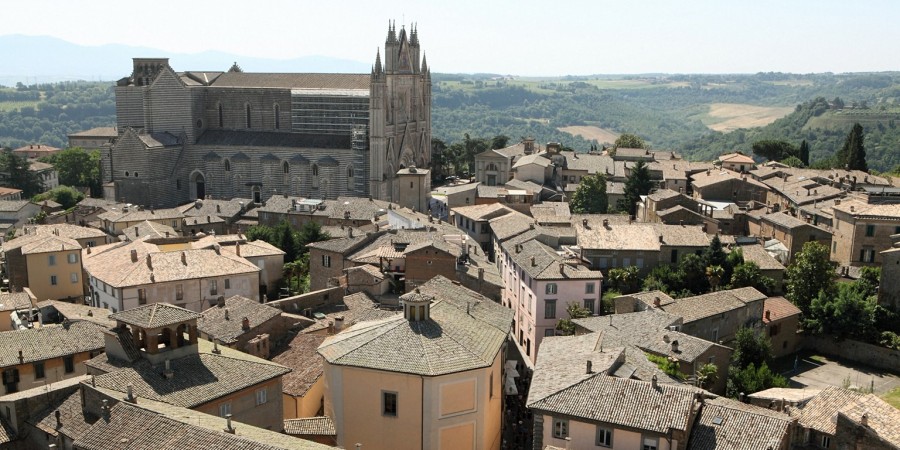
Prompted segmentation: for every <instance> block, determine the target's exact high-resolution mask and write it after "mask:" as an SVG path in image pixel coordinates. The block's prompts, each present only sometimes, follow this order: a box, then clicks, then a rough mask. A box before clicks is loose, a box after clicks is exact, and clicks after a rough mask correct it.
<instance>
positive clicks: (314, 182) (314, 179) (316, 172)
mask: <svg viewBox="0 0 900 450" xmlns="http://www.w3.org/2000/svg"><path fill="white" fill-rule="evenodd" d="M310 170H312V187H313V189H318V188H319V166H317V165H315V164H313V165H312V168H311V169H310Z"/></svg>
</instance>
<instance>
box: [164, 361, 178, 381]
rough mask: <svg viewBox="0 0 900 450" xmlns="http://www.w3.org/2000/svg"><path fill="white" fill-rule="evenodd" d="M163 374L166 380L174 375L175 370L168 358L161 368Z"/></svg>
mask: <svg viewBox="0 0 900 450" xmlns="http://www.w3.org/2000/svg"><path fill="white" fill-rule="evenodd" d="M163 376H164V377H166V379H167V380H171V379H172V377H174V376H175V371H173V370H172V362H171V361H170V360H168V359H167V360H166V368H165V370H163Z"/></svg>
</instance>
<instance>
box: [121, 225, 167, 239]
mask: <svg viewBox="0 0 900 450" xmlns="http://www.w3.org/2000/svg"><path fill="white" fill-rule="evenodd" d="M180 235H181V233H179V232H177V231H175V229H174V228H172V227H170V226H168V225H163V224H161V223H157V222H150V221H149V220H145V221H143V222H141V223H138V224H136V225H132V226H130V227H128V228H125V229H123V230H122V236H123V238H124V240H128V241H136V240H138V239H140V238H142V237H149V238H167V237H174V236H180Z"/></svg>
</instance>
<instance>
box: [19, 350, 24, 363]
mask: <svg viewBox="0 0 900 450" xmlns="http://www.w3.org/2000/svg"><path fill="white" fill-rule="evenodd" d="M24 362H25V357H24V356H22V350H19V364H23V363H24Z"/></svg>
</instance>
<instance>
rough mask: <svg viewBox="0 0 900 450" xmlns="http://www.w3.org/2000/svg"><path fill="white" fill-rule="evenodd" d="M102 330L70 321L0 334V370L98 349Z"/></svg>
mask: <svg viewBox="0 0 900 450" xmlns="http://www.w3.org/2000/svg"><path fill="white" fill-rule="evenodd" d="M103 330H104V328H103V327H100V326H98V325H96V324H93V323H90V322H73V323H70V324H68V325H44V326H43V327H41V328H29V329H26V330H15V331H3V332H0V367H10V366H16V365H19V364H24V363H32V362H35V361H44V360H47V359H51V358H59V357H61V356H67V355H74V354H76V353H84V352H90V351H96V350H102V349H103V348H104V347H105V346H106V344H105V343H104V340H103ZM19 352H22V359H21V360H20V359H19Z"/></svg>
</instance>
